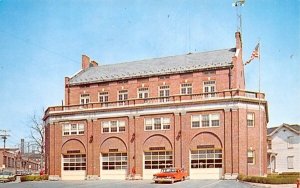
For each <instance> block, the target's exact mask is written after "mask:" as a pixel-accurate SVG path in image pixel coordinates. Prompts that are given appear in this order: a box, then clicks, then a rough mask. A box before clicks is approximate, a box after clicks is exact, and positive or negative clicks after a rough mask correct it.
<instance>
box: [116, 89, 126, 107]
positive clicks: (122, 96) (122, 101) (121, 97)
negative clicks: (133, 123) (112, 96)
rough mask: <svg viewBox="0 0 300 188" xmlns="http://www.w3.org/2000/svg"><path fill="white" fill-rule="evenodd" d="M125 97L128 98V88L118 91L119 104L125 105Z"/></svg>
mask: <svg viewBox="0 0 300 188" xmlns="http://www.w3.org/2000/svg"><path fill="white" fill-rule="evenodd" d="M127 99H128V90H121V91H119V95H118V100H119V105H125V104H126V101H127Z"/></svg>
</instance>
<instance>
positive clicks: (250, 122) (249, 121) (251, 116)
mask: <svg viewBox="0 0 300 188" xmlns="http://www.w3.org/2000/svg"><path fill="white" fill-rule="evenodd" d="M247 126H248V127H254V113H252V112H251V113H247Z"/></svg>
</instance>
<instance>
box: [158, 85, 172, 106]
mask: <svg viewBox="0 0 300 188" xmlns="http://www.w3.org/2000/svg"><path fill="white" fill-rule="evenodd" d="M169 96H170V87H169V86H160V87H159V97H161V99H160V102H168V101H169Z"/></svg>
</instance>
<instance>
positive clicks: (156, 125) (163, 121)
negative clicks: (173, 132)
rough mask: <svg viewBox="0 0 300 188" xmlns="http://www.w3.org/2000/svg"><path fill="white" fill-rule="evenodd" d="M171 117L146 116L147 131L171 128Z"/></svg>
mask: <svg viewBox="0 0 300 188" xmlns="http://www.w3.org/2000/svg"><path fill="white" fill-rule="evenodd" d="M170 123H171V122H170V118H145V121H144V125H145V127H144V128H145V130H146V131H151V130H169V129H170V127H171V125H170Z"/></svg>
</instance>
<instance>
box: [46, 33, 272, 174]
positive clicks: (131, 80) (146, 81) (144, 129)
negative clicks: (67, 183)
mask: <svg viewBox="0 0 300 188" xmlns="http://www.w3.org/2000/svg"><path fill="white" fill-rule="evenodd" d="M235 38H236V42H235V43H236V46H235V47H234V48H229V49H223V50H215V51H209V52H201V53H189V54H185V55H178V56H170V57H163V58H155V59H148V60H142V61H134V62H126V63H119V64H112V65H98V64H97V63H96V62H95V61H90V59H89V57H87V56H85V55H83V56H82V69H81V70H80V71H79V72H78V73H77V74H76V75H74V76H72V77H71V78H69V77H66V78H65V100H64V105H62V106H53V107H49V108H48V109H47V110H46V112H45V116H44V121H45V123H46V143H45V150H46V156H45V157H46V166H47V169H46V170H47V172H48V174H49V175H50V179H51V178H53V179H91V178H92V179H94V178H95V179H98V178H101V179H112V178H113V179H125V178H126V177H133V178H138V177H142V178H144V179H150V178H152V175H153V173H155V172H157V171H159V169H161V168H165V167H171V166H174V167H183V168H185V169H186V170H187V171H188V173H189V176H190V177H191V178H193V179H198V178H204V179H205V178H216V179H218V178H222V177H225V178H231V177H235V176H236V175H237V174H238V173H241V174H248V175H260V174H262V175H263V174H265V173H266V169H267V167H266V160H267V159H266V156H267V154H266V125H267V122H268V110H267V102H266V100H265V97H264V94H263V93H257V92H251V91H246V90H245V78H244V65H243V62H242V41H241V37H240V33H239V32H237V33H236V34H235ZM260 134H261V139H260V137H259V135H260ZM260 164H261V168H260Z"/></svg>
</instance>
